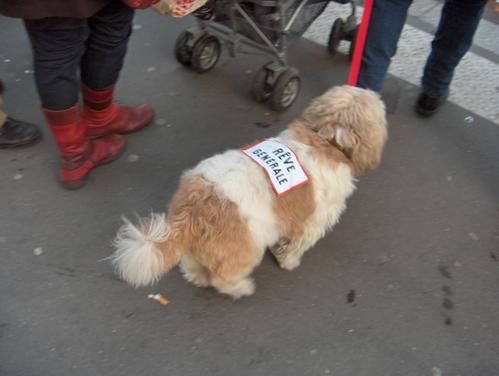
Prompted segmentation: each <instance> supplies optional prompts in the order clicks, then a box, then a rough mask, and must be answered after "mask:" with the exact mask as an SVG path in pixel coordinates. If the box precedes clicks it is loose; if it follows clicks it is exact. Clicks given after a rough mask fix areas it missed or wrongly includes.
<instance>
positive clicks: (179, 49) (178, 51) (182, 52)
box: [175, 31, 193, 67]
mask: <svg viewBox="0 0 499 376" xmlns="http://www.w3.org/2000/svg"><path fill="white" fill-rule="evenodd" d="M192 37H193V36H192V34H191V33H189V32H188V31H184V32H182V34H180V35H179V36H178V38H177V41H176V42H175V58H176V59H177V61H178V62H179V63H180V64H182V65H184V66H186V67H190V66H191V57H192V48H191V46H190V45H189V43H190V42H191V39H192Z"/></svg>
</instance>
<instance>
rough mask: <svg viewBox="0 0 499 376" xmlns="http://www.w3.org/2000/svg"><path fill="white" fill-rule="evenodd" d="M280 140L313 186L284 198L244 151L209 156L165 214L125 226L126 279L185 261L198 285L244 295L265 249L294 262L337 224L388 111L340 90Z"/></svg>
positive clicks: (362, 93) (374, 160) (363, 95)
mask: <svg viewBox="0 0 499 376" xmlns="http://www.w3.org/2000/svg"><path fill="white" fill-rule="evenodd" d="M276 138H277V140H278V141H279V142H281V143H283V144H285V145H287V146H288V147H290V148H291V149H292V150H293V151H294V152H295V153H296V154H297V156H298V158H299V159H300V161H301V163H302V164H303V166H304V168H305V170H306V171H307V173H308V175H309V177H310V182H309V183H308V184H306V185H303V186H301V187H298V188H296V189H295V190H293V191H290V192H288V193H286V194H284V195H281V196H278V195H276V194H275V193H274V191H273V190H272V188H271V186H270V183H269V182H268V180H267V177H266V174H265V172H264V171H263V169H261V168H260V167H259V166H257V165H256V164H255V163H254V162H253V161H251V160H250V159H249V158H248V157H247V156H245V155H244V154H243V153H242V152H240V151H238V150H229V151H227V152H225V153H223V154H218V155H215V156H213V157H211V158H208V159H206V160H204V161H202V162H201V163H199V164H198V165H197V166H196V167H195V168H193V169H191V170H188V171H187V172H185V173H184V175H183V176H182V178H181V181H180V185H179V187H178V189H177V191H176V193H175V195H174V197H173V199H172V201H171V203H170V207H169V210H168V214H167V215H166V216H165V215H164V214H155V215H153V216H152V218H151V219H149V220H148V221H143V223H141V224H140V225H139V226H138V227H136V226H134V225H133V224H131V223H130V222H128V221H126V223H125V224H124V225H123V227H122V228H121V229H120V231H119V232H118V234H117V237H116V239H115V242H114V245H115V248H116V251H115V253H114V254H113V256H112V261H113V264H114V265H115V266H116V268H117V270H118V272H119V274H120V275H121V277H122V278H123V279H125V280H126V281H127V282H128V283H130V284H132V285H134V286H141V285H146V284H149V283H153V282H155V281H157V280H158V279H159V278H160V277H161V276H162V275H163V274H164V273H166V272H167V271H168V270H169V269H170V268H172V267H173V266H174V265H176V264H177V263H179V262H180V267H181V270H182V272H183V275H184V276H185V278H186V279H187V280H188V281H190V282H192V283H193V284H195V285H196V286H203V287H206V286H213V287H215V288H216V289H217V290H218V291H220V292H221V293H225V294H229V295H231V296H232V297H234V298H239V297H242V296H246V295H251V294H252V293H253V292H254V289H255V287H254V282H253V280H252V279H251V278H250V277H249V275H250V274H251V272H252V271H253V269H254V268H255V267H256V266H257V265H258V264H259V263H260V262H261V260H262V257H263V255H264V252H265V250H266V249H270V251H271V252H272V253H273V255H274V256H275V258H276V259H277V261H278V263H279V265H280V266H281V267H282V268H284V269H288V270H291V269H294V268H296V267H297V266H298V265H299V264H300V261H301V258H302V255H303V254H304V252H305V251H306V250H308V249H309V248H311V247H312V246H313V245H314V244H315V243H316V242H317V241H318V240H319V239H320V238H321V237H322V236H324V234H325V233H326V231H327V230H328V229H330V228H331V227H332V226H333V225H334V224H335V223H336V222H337V221H338V219H339V217H340V215H341V213H342V212H343V210H344V209H345V206H346V200H347V198H348V197H349V196H350V195H351V194H352V193H353V191H354V189H355V181H356V177H357V176H359V175H360V174H362V173H364V172H366V171H369V170H372V169H374V168H376V167H377V166H378V165H379V164H380V161H381V154H382V151H383V147H384V144H385V142H386V139H387V129H386V119H385V108H384V105H383V102H382V101H381V100H380V99H379V97H378V95H377V94H375V93H373V92H371V91H368V90H364V89H359V88H354V87H351V86H340V87H335V88H333V89H331V90H329V91H327V92H326V93H325V94H323V95H322V96H320V97H318V98H316V99H314V100H313V101H312V102H311V104H310V105H309V106H308V107H307V108H306V109H305V111H304V112H303V113H302V114H301V116H300V117H299V118H298V119H296V120H295V121H294V122H292V123H291V124H290V126H289V127H288V129H287V130H285V131H284V132H282V133H280V134H279V135H278V136H277V137H276Z"/></svg>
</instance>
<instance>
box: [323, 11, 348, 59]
mask: <svg viewBox="0 0 499 376" xmlns="http://www.w3.org/2000/svg"><path fill="white" fill-rule="evenodd" d="M344 26H345V21H343V19H341V18H337V19H336V20H335V21H334V23H333V27H331V33H330V34H329V40H328V43H327V50H328V51H329V53H330V54H331V55H335V54H336V51H337V50H338V46H339V45H340V42H341V40H342V39H343V37H344V35H343V34H344V33H343V28H344Z"/></svg>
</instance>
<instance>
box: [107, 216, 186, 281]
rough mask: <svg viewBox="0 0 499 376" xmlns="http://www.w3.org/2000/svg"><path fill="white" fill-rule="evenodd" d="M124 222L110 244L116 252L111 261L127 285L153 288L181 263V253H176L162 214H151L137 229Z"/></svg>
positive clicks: (177, 250)
mask: <svg viewBox="0 0 499 376" xmlns="http://www.w3.org/2000/svg"><path fill="white" fill-rule="evenodd" d="M123 221H124V222H125V224H123V225H122V226H121V228H120V229H119V231H118V233H117V235H116V238H115V239H114V241H113V246H114V248H115V249H116V251H115V252H114V254H113V255H112V256H111V261H112V263H113V265H114V266H115V268H116V269H117V271H118V273H119V275H120V277H121V278H122V279H124V280H125V281H126V282H128V283H129V284H130V285H132V286H134V287H139V286H145V285H149V284H152V283H154V282H156V281H158V280H159V279H160V278H161V276H162V275H163V274H165V273H166V272H168V270H170V269H171V268H172V267H173V266H175V265H176V264H177V263H178V262H179V261H180V258H181V257H182V254H183V251H182V249H177V242H176V241H175V238H176V237H173V236H171V231H170V229H169V226H168V224H167V222H166V218H165V215H164V214H151V216H150V218H148V219H145V220H141V223H140V224H139V225H138V226H135V225H134V224H133V223H131V222H130V221H129V220H127V219H126V218H123Z"/></svg>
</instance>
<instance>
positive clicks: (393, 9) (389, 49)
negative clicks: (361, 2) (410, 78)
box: [357, 0, 412, 92]
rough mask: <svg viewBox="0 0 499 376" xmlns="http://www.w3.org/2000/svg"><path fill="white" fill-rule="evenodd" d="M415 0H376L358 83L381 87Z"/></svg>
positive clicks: (358, 84) (379, 88)
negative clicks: (409, 10) (408, 12)
mask: <svg viewBox="0 0 499 376" xmlns="http://www.w3.org/2000/svg"><path fill="white" fill-rule="evenodd" d="M411 3H412V0H374V2H373V8H372V13H371V19H370V22H369V29H368V32H367V37H366V43H365V45H364V52H363V54H362V62H361V66H360V71H359V77H358V81H357V86H358V87H361V88H364V89H370V90H374V91H378V92H379V91H380V90H381V89H382V88H383V83H384V81H385V77H386V73H387V72H388V68H389V66H390V62H391V59H392V57H393V56H394V55H395V52H396V51H397V43H398V40H399V38H400V34H401V33H402V28H403V26H404V23H405V20H406V18H407V10H408V8H409V6H410V5H411Z"/></svg>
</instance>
